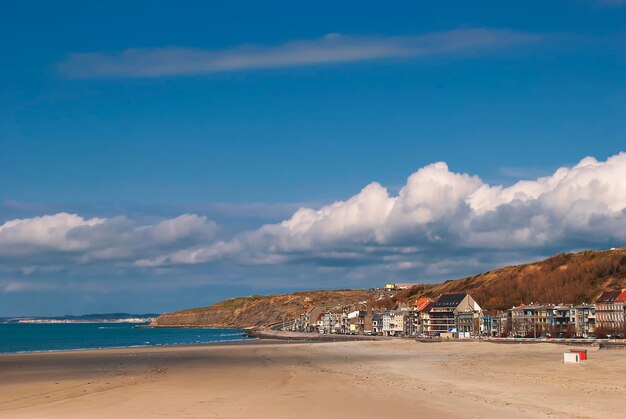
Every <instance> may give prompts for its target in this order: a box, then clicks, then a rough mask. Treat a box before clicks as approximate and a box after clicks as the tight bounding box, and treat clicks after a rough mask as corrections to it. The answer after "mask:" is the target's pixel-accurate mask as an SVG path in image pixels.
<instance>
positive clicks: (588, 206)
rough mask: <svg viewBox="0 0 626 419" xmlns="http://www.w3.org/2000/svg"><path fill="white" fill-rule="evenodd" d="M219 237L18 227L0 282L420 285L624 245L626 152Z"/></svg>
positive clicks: (453, 182) (402, 193)
mask: <svg viewBox="0 0 626 419" xmlns="http://www.w3.org/2000/svg"><path fill="white" fill-rule="evenodd" d="M218 233H219V231H218V229H217V226H216V225H215V223H214V222H212V221H210V220H208V219H207V218H206V217H203V216H198V215H193V214H185V215H181V216H179V217H176V218H172V219H167V220H161V221H159V222H153V223H138V222H137V221H136V220H133V219H129V218H127V217H113V218H83V217H81V216H79V215H76V214H67V213H59V214H54V215H46V216H41V217H34V218H29V219H16V220H9V221H6V222H4V223H3V224H1V225H0V260H1V261H2V264H1V265H0V278H1V277H2V276H7V275H9V276H11V278H12V279H11V281H8V282H5V283H4V284H5V286H4V290H5V292H16V291H20V290H27V288H24V285H20V284H22V283H24V284H28V283H30V282H33V283H37V284H41V283H42V281H41V278H42V277H44V276H56V277H57V278H61V277H63V278H64V277H70V276H72V277H73V278H76V277H77V276H76V271H77V270H81V271H80V272H87V273H88V274H89V275H92V276H100V277H101V276H102V275H106V276H111V277H112V276H115V275H119V276H118V279H117V280H116V281H117V283H119V281H122V280H123V278H128V276H129V275H135V274H137V275H142V276H143V277H144V278H145V277H150V278H152V279H153V278H154V277H156V276H158V275H156V273H157V272H159V270H163V269H171V270H175V271H176V274H175V276H176V277H181V278H183V279H181V280H185V279H184V278H185V277H186V276H187V275H189V274H190V273H191V272H196V273H198V272H207V271H210V272H212V273H213V274H214V275H217V276H219V277H230V278H236V280H241V278H257V279H258V278H260V277H262V278H265V280H267V278H270V277H271V278H274V279H273V281H274V280H275V281H278V282H280V281H284V280H285V279H284V278H287V277H289V278H292V280H300V279H298V278H301V280H303V281H304V280H308V278H311V277H312V276H315V275H323V276H325V277H326V278H327V280H328V281H333V280H335V279H337V278H338V277H340V278H344V279H345V280H346V281H358V278H372V277H374V276H376V277H382V276H384V275H391V276H392V277H395V275H402V276H404V277H406V278H414V279H415V277H416V276H417V275H420V274H421V275H426V278H432V277H443V276H444V275H446V276H453V275H455V273H457V274H462V273H470V272H480V271H481V270H484V269H490V268H492V267H493V266H497V265H501V264H506V263H511V262H519V261H524V260H528V259H530V258H534V257H537V256H538V255H546V254H550V253H552V252H556V251H562V250H574V249H580V248H594V247H595V248H597V247H601V248H603V247H604V248H606V247H613V246H623V245H625V244H626V153H620V154H617V155H614V156H612V157H610V158H608V159H607V160H606V161H597V160H596V159H594V158H591V157H587V158H584V159H583V160H581V161H580V163H578V164H576V165H574V166H572V167H562V168H559V169H557V170H556V171H555V172H554V173H553V174H551V175H550V176H543V177H539V178H536V179H534V180H522V181H519V182H517V183H516V184H514V185H511V186H508V187H504V186H501V185H490V184H487V183H485V182H484V181H482V180H481V179H480V178H479V177H477V176H472V175H470V174H464V173H455V172H454V171H452V170H451V169H450V168H449V167H448V166H447V165H446V164H445V163H443V162H438V163H434V164H431V165H428V166H425V167H423V168H421V169H419V170H417V171H416V172H415V173H413V174H411V175H410V176H409V177H408V179H407V181H406V184H405V185H404V186H403V187H402V188H401V189H400V190H399V192H398V193H397V194H391V193H390V192H389V191H388V190H387V189H386V188H385V187H384V186H382V185H381V184H379V183H376V182H373V183H371V184H369V185H367V186H365V187H364V188H363V189H362V190H361V191H359V192H358V193H356V194H355V195H353V196H351V197H349V198H348V199H346V200H343V201H337V202H334V203H331V204H328V205H325V206H322V207H320V208H310V207H302V208H300V209H298V210H297V211H295V212H294V213H293V214H292V215H291V216H290V217H289V218H286V219H285V220H283V221H282V222H278V223H275V224H266V225H263V226H261V227H259V228H257V229H253V230H249V231H246V232H244V233H241V234H238V235H235V236H234V237H230V238H229V237H226V236H223V235H222V236H220V235H219V234H218ZM201 264H205V265H203V266H202V267H200V266H198V269H196V270H193V268H192V267H191V266H192V265H201ZM304 265H306V267H302V266H304ZM315 267H317V269H315ZM468 270H469V271H470V272H468ZM16 275H19V276H18V278H19V279H15V278H16ZM168 275H169V274H168ZM171 275H174V274H171ZM79 276H80V275H79ZM27 278H28V281H27ZM279 278H283V279H279ZM294 278H295V279H294ZM13 283H15V284H14V285H11V284H13ZM0 285H2V284H0ZM356 285H357V284H356V283H355V286H356ZM102 286H103V287H106V284H102ZM7 287H8V288H7ZM0 289H2V287H0Z"/></svg>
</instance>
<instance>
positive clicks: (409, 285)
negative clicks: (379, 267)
mask: <svg viewBox="0 0 626 419" xmlns="http://www.w3.org/2000/svg"><path fill="white" fill-rule="evenodd" d="M395 285H396V289H397V290H408V289H411V288H413V287H417V286H418V285H419V284H413V283H399V284H395Z"/></svg>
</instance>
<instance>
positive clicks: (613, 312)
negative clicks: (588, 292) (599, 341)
mask: <svg viewBox="0 0 626 419" xmlns="http://www.w3.org/2000/svg"><path fill="white" fill-rule="evenodd" d="M625 301H626V290H621V291H607V292H604V293H603V294H602V295H601V296H600V298H598V300H597V301H596V328H597V329H600V330H601V331H602V332H604V333H609V334H622V333H623V332H624V329H626V327H625V322H624V309H625V307H624V302H625Z"/></svg>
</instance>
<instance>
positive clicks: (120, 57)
mask: <svg viewBox="0 0 626 419" xmlns="http://www.w3.org/2000/svg"><path fill="white" fill-rule="evenodd" d="M539 39H540V36H539V35H536V34H528V33H523V32H516V31H511V30H493V29H484V28H477V29H459V30H452V31H446V32H436V33H428V34H422V35H414V36H350V35H341V34H329V35H326V36H324V37H322V38H319V39H313V40H297V41H291V42H287V43H285V44H282V45H277V46H258V45H242V46H238V47H235V48H230V49H223V50H204V49H192V48H182V47H166V48H129V49H125V50H122V51H116V52H89V53H73V54H70V55H68V57H66V59H65V60H63V61H62V62H60V63H59V64H58V69H59V71H60V73H61V74H62V75H64V76H66V77H70V78H95V77H163V76H174V75H189V74H208V73H218V72H233V71H243V70H255V69H268V68H279V67H296V66H308V65H319V64H329V63H347V62H356V61H365V60H380V59H390V58H418V57H426V56H431V55H440V54H460V53H465V52H475V51H484V50H493V49H496V48H502V47H507V46H511V45H516V44H521V43H528V42H533V41H537V40H539Z"/></svg>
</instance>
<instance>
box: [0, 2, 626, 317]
mask: <svg viewBox="0 0 626 419" xmlns="http://www.w3.org/2000/svg"><path fill="white" fill-rule="evenodd" d="M218 3H219V4H218ZM0 51H1V53H2V57H3V65H2V66H0V78H1V79H2V87H1V88H0V109H1V112H0V316H18V315H60V314H82V313H93V312H118V311H127V312H142V311H143V312H164V311H172V310H176V309H182V308H189V307H197V306H205V305H209V304H211V303H213V302H215V301H218V300H221V299H223V298H228V297H234V296H240V295H252V294H268V293H276V292H291V291H297V290H306V289H333V288H364V287H372V286H380V285H382V284H384V283H386V282H395V281H397V282H420V283H432V282H439V281H442V280H445V279H455V278H458V277H462V276H466V275H472V274H476V273H480V272H483V271H486V270H490V269H493V268H496V267H500V266H505V265H509V264H515V263H523V262H528V261H532V260H536V259H541V258H544V257H547V256H550V255H553V254H556V253H559V252H569V251H576V250H581V249H606V248H610V247H621V246H624V245H626V154H624V153H625V152H626V124H625V123H624V121H625V120H626V2H624V1H620V0H578V1H577V0H569V1H550V2H545V1H526V2H516V3H511V2H506V3H505V2H501V1H477V2H464V1H458V2H453V1H440V2H415V1H407V2H402V1H398V2H392V4H382V3H380V2H363V1H359V2H356V1H355V2H351V1H346V2H326V1H319V2H312V3H310V4H296V3H294V2H273V1H267V2H248V1H229V2H200V1H196V2H194V1H188V2H182V3H181V2H174V1H133V2H129V1H125V2H121V1H107V2H82V1H58V2H55V3H54V4H52V3H47V2H34V1H28V0H25V1H20V2H4V4H3V13H2V14H1V15H0Z"/></svg>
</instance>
